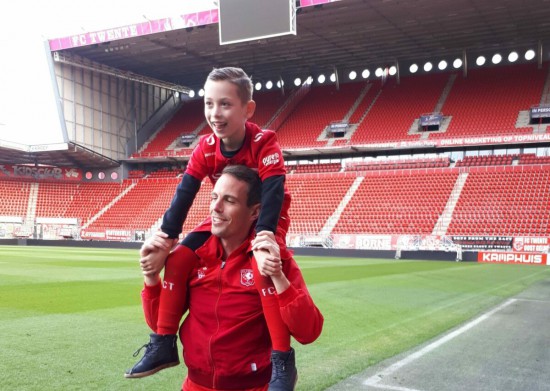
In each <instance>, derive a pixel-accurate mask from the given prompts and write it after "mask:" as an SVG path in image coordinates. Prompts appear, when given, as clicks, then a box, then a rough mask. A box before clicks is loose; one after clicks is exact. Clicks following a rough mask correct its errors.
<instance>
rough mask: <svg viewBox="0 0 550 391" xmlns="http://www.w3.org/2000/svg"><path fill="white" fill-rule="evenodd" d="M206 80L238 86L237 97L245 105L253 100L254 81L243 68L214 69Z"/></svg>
mask: <svg viewBox="0 0 550 391" xmlns="http://www.w3.org/2000/svg"><path fill="white" fill-rule="evenodd" d="M206 80H211V81H228V82H230V83H233V84H235V85H236V86H237V95H239V98H240V99H241V101H242V102H243V103H247V102H249V101H251V100H252V90H253V86H252V80H251V79H250V77H249V76H248V75H247V74H246V73H245V71H243V70H242V69H241V68H236V67H225V68H214V69H212V72H210V73H209V74H208V77H207V78H206Z"/></svg>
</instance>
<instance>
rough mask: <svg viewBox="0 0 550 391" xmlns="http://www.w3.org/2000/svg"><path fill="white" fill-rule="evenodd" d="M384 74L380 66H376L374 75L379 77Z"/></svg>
mask: <svg viewBox="0 0 550 391" xmlns="http://www.w3.org/2000/svg"><path fill="white" fill-rule="evenodd" d="M383 74H384V70H383V69H382V68H376V71H374V75H375V76H376V77H381V76H382V75H383Z"/></svg>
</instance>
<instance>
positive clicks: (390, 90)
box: [351, 73, 450, 144]
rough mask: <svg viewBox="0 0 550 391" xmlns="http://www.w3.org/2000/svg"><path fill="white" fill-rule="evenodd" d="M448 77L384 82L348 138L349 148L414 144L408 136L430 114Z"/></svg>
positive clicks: (436, 76)
mask: <svg viewBox="0 0 550 391" xmlns="http://www.w3.org/2000/svg"><path fill="white" fill-rule="evenodd" d="M449 77H450V76H449V74H448V73H440V74H434V75H421V76H409V77H403V78H401V80H400V84H397V81H396V80H395V79H391V80H388V81H387V82H386V84H385V85H383V86H382V87H381V89H380V93H379V96H378V98H377V99H376V101H375V102H374V104H373V106H372V107H371V108H370V110H369V112H368V114H367V115H366V116H365V118H364V119H363V121H361V123H360V124H359V126H358V128H357V130H356V131H355V133H353V135H352V137H351V142H352V144H368V143H379V142H387V141H401V140H417V139H419V138H420V136H419V135H418V134H410V130H411V128H412V127H413V124H414V121H415V119H418V117H419V116H420V115H421V114H423V113H428V112H433V111H434V110H435V109H436V107H437V103H438V101H439V99H440V97H441V95H442V93H443V91H444V88H445V86H446V84H447V82H448V80H449Z"/></svg>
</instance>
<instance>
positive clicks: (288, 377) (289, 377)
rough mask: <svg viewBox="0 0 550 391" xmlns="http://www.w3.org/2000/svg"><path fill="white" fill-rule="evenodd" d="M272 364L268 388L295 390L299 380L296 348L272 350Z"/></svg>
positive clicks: (281, 390) (272, 389)
mask: <svg viewBox="0 0 550 391" xmlns="http://www.w3.org/2000/svg"><path fill="white" fill-rule="evenodd" d="M271 364H272V365H273V368H272V371H271V381H270V382H269V388H268V390H269V391H293V390H294V386H295V385H296V381H297V380H298V371H297V370H296V359H295V357H294V349H292V348H290V350H289V351H288V352H281V351H279V350H273V351H272V352H271Z"/></svg>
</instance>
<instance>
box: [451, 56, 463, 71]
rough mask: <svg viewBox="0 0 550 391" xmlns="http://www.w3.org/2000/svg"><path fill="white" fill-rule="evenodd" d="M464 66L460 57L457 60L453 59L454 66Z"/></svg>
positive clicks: (456, 67)
mask: <svg viewBox="0 0 550 391" xmlns="http://www.w3.org/2000/svg"><path fill="white" fill-rule="evenodd" d="M461 66H462V60H461V59H460V58H457V59H456V60H454V61H453V67H454V68H455V69H458V68H460V67H461Z"/></svg>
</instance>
